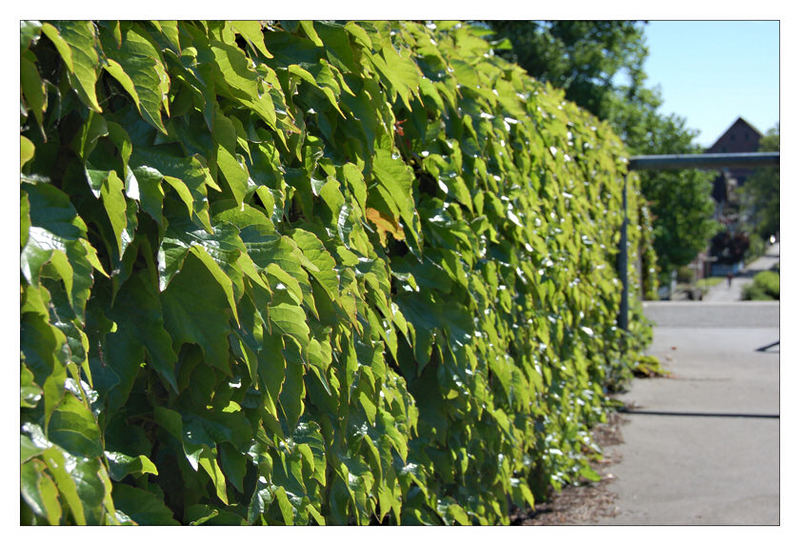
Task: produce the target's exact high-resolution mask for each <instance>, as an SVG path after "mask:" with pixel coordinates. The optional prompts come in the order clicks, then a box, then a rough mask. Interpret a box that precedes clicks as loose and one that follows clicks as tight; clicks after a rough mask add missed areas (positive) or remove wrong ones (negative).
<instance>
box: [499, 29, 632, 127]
mask: <svg viewBox="0 0 800 546" xmlns="http://www.w3.org/2000/svg"><path fill="white" fill-rule="evenodd" d="M488 24H489V25H490V27H491V28H492V29H493V30H494V31H496V33H497V34H498V36H500V37H502V38H508V39H509V40H510V42H511V45H512V49H511V50H508V51H503V52H501V55H503V56H504V57H505V58H507V59H508V60H510V61H512V62H516V63H517V64H519V65H520V66H521V67H522V68H524V69H525V70H526V71H527V72H528V74H530V75H531V76H533V77H534V78H536V79H539V80H542V81H547V82H550V83H551V84H553V86H554V87H558V88H561V89H564V92H565V95H566V98H567V99H568V100H571V101H573V102H575V103H577V104H578V105H580V106H582V107H583V108H586V109H587V110H589V111H590V112H591V113H593V114H594V115H596V116H597V117H599V118H600V119H608V118H610V117H611V115H612V114H613V113H614V111H615V110H616V102H617V100H616V99H617V96H618V93H619V92H620V91H621V87H620V86H619V84H618V83H617V82H616V81H615V77H616V76H618V75H619V74H621V73H623V72H626V73H627V76H628V78H629V79H630V81H631V83H632V85H631V87H632V88H634V89H637V88H638V87H640V86H641V82H642V81H643V80H644V71H643V69H642V65H643V63H644V60H645V58H646V56H647V48H646V47H645V45H644V31H643V29H642V27H641V25H639V24H637V23H635V22H633V21H490V22H488Z"/></svg>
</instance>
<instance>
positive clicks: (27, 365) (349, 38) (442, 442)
mask: <svg viewBox="0 0 800 546" xmlns="http://www.w3.org/2000/svg"><path fill="white" fill-rule="evenodd" d="M482 35H483V33H482V31H480V30H479V29H476V28H472V27H470V26H468V25H464V24H461V23H454V22H451V23H437V24H435V25H434V24H427V25H422V24H416V23H406V22H391V23H389V22H367V23H358V24H356V23H352V22H348V23H346V24H334V23H328V22H308V21H303V22H297V21H288V22H281V23H276V22H255V21H210V22H174V21H159V22H111V21H103V22H87V21H64V22H44V23H40V22H24V23H23V24H22V26H21V32H20V42H21V48H20V54H21V60H22V62H21V67H22V70H21V103H22V104H21V106H22V108H21V111H22V118H21V123H20V133H21V136H20V143H21V175H22V176H21V180H22V181H21V191H20V218H21V234H20V235H21V240H20V251H21V275H20V290H21V307H20V322H21V336H20V343H21V362H20V370H21V373H20V405H21V423H22V428H21V435H20V449H21V469H20V471H21V514H22V522H23V523H50V524H57V523H76V524H84V523H85V524H120V523H121V524H131V523H133V524H140V525H141V524H145V525H147V524H154V525H167V524H204V523H205V524H228V525H233V524H301V525H305V524H326V523H327V524H346V523H357V524H365V523H371V522H384V523H403V524H418V523H426V524H443V523H445V524H453V523H458V524H467V523H484V524H486V523H496V522H508V499H509V498H510V499H511V501H512V502H513V503H515V504H516V505H519V506H525V505H532V504H533V503H534V501H535V500H536V499H541V498H542V497H543V496H544V495H546V494H547V491H548V490H549V488H550V487H556V488H558V487H560V486H561V485H563V484H564V483H567V482H569V481H571V480H574V479H577V478H578V477H579V476H584V477H590V478H591V477H593V476H594V474H593V472H592V471H591V469H590V467H589V466H588V458H589V457H590V456H591V454H592V453H594V452H595V449H596V448H595V447H594V446H593V444H592V442H591V439H590V436H589V432H588V429H589V427H590V426H591V425H592V424H593V423H596V422H598V421H602V420H603V419H604V415H605V413H604V412H605V407H606V403H607V398H606V392H607V391H608V390H609V389H613V388H616V387H618V386H619V384H620V382H621V381H623V380H625V379H626V378H627V377H630V373H631V372H630V370H631V367H632V366H633V365H635V363H636V362H637V361H638V359H639V351H640V350H641V348H642V346H643V344H644V343H646V342H647V341H648V336H649V329H648V327H647V325H646V324H645V323H644V321H643V318H642V316H641V309H640V306H638V305H637V302H636V301H635V300H636V298H633V300H634V301H632V304H633V305H632V309H633V310H634V311H633V312H632V317H631V318H632V320H631V325H632V328H631V331H630V332H622V331H620V330H619V329H617V328H616V326H615V318H616V314H617V311H618V309H619V305H620V297H621V296H620V281H619V279H618V278H617V274H616V271H615V267H614V264H615V262H616V257H617V256H616V255H617V244H618V237H619V227H620V224H621V222H622V218H623V211H622V210H621V204H622V187H623V181H624V180H625V177H626V176H627V174H626V173H625V158H626V151H625V149H624V147H623V146H622V143H621V142H620V141H619V139H618V138H617V137H616V136H615V135H614V134H613V132H612V130H611V128H610V127H609V126H608V125H607V124H605V123H602V122H600V121H599V120H597V119H596V118H594V117H593V116H591V115H589V114H588V113H586V112H585V111H583V110H581V109H579V108H578V107H576V106H575V105H574V104H572V103H569V102H567V101H565V100H564V97H563V94H562V93H561V92H560V91H556V90H554V89H552V88H551V87H550V86H548V85H544V84H540V83H538V82H535V81H533V80H532V79H530V78H529V77H528V76H527V75H526V74H525V73H524V71H522V69H520V68H519V67H517V66H515V65H513V64H510V63H508V62H506V61H504V60H502V59H500V58H498V57H496V56H494V55H493V52H492V50H491V48H490V45H489V43H487V42H486V41H485V40H484V39H483V38H482ZM627 184H628V206H629V210H628V211H627V214H628V216H629V217H630V218H631V219H632V225H633V226H634V228H632V229H631V233H630V240H631V246H630V248H631V250H630V254H631V255H630V262H631V264H634V263H635V262H636V259H637V258H638V255H637V252H638V251H639V249H641V248H643V245H645V243H644V242H646V240H647V233H642V232H641V231H640V230H639V229H635V226H639V225H641V224H642V222H641V221H640V220H639V218H638V215H639V213H640V212H642V211H646V207H645V206H644V202H643V200H642V198H641V194H640V192H639V187H638V181H637V179H636V178H635V177H629V179H628V181H627ZM643 241H644V242H643ZM644 248H646V245H645V246H644ZM634 271H635V268H634V266H633V265H631V270H630V271H629V272H628V273H629V274H630V276H631V277H632V280H633V282H634V283H635V275H634ZM634 293H635V291H634Z"/></svg>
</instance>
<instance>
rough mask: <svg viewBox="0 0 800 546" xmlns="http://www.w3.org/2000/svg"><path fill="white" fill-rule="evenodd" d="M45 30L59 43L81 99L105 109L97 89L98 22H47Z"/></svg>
mask: <svg viewBox="0 0 800 546" xmlns="http://www.w3.org/2000/svg"><path fill="white" fill-rule="evenodd" d="M42 32H43V33H44V34H45V36H47V37H48V38H50V40H51V41H52V42H53V44H54V45H55V46H56V49H57V50H58V52H59V53H60V54H61V57H62V59H63V60H64V64H66V65H67V69H68V70H69V71H70V73H71V74H72V75H73V76H74V77H75V84H76V85H77V88H76V91H77V92H78V94H79V95H80V97H81V99H82V100H83V101H84V102H85V103H86V105H87V106H88V107H89V108H91V109H92V110H94V111H95V112H102V111H103V110H102V108H100V105H99V104H98V103H97V93H96V91H95V86H96V85H97V70H98V65H99V58H98V56H97V48H96V45H97V43H96V42H97V39H96V35H95V27H94V23H92V22H91V21H59V22H57V23H56V24H55V26H53V25H51V24H50V23H44V24H43V25H42Z"/></svg>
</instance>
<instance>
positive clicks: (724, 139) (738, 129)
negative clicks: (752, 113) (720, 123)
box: [706, 116, 764, 152]
mask: <svg viewBox="0 0 800 546" xmlns="http://www.w3.org/2000/svg"><path fill="white" fill-rule="evenodd" d="M742 132H747V133H750V134H752V135H753V136H754V137H755V138H754V139H753V143H754V144H755V147H754V150H753V151H755V150H756V149H757V148H758V141H760V140H761V138H762V137H763V136H764V135H763V134H761V131H759V130H758V129H756V128H755V127H753V126H752V125H751V124H750V123H748V122H747V121H745V119H744V118H742V117H741V116H740V117H738V118H736V121H734V122H733V123H732V124H731V126H730V127H728V128H727V129H726V130H725V132H724V133H722V135H720V137H719V138H718V139H717V140H716V142H714V144H712V145H711V146H710V147H709V148H708V149H707V150H706V151H708V152H711V151H719V149H720V148H721V147H722V145H723V143H728V142H730V140H731V139H730V138H729V137H730V135H731V133H742ZM731 151H732V150H731Z"/></svg>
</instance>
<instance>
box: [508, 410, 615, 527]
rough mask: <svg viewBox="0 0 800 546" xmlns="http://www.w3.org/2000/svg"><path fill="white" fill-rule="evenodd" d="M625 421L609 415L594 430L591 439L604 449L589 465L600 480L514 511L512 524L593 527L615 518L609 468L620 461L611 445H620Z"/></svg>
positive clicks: (576, 486) (611, 479) (612, 477)
mask: <svg viewBox="0 0 800 546" xmlns="http://www.w3.org/2000/svg"><path fill="white" fill-rule="evenodd" d="M627 421H628V420H627V419H626V418H625V417H624V415H623V414H621V413H618V412H611V413H609V415H608V422H607V423H602V424H599V425H597V426H596V427H594V429H593V430H592V437H593V438H594V441H595V443H597V445H598V446H599V447H600V448H601V449H602V450H603V458H602V459H601V460H599V461H596V462H593V463H592V468H593V469H594V470H595V472H597V473H598V474H599V475H600V476H602V479H601V480H600V481H598V482H590V481H586V482H585V483H582V484H580V485H569V486H566V487H564V488H563V489H562V490H561V492H560V493H557V494H555V495H554V496H553V498H552V499H550V500H549V501H548V502H543V503H537V504H536V507H535V509H533V510H528V511H521V510H517V511H516V512H515V513H513V514H512V515H511V525H592V524H594V523H596V522H597V521H598V520H599V519H601V518H606V517H614V516H616V515H617V510H618V508H617V507H616V500H617V495H616V494H615V493H612V492H610V491H609V490H608V484H609V483H610V482H611V481H613V480H614V479H616V477H615V476H613V475H612V474H611V473H609V472H608V467H610V466H611V465H613V464H616V463H618V462H619V460H620V455H619V453H618V452H617V451H616V450H615V449H613V446H616V445H619V444H621V443H623V438H622V431H621V430H620V428H621V426H622V425H623V424H624V423H626V422H627Z"/></svg>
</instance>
